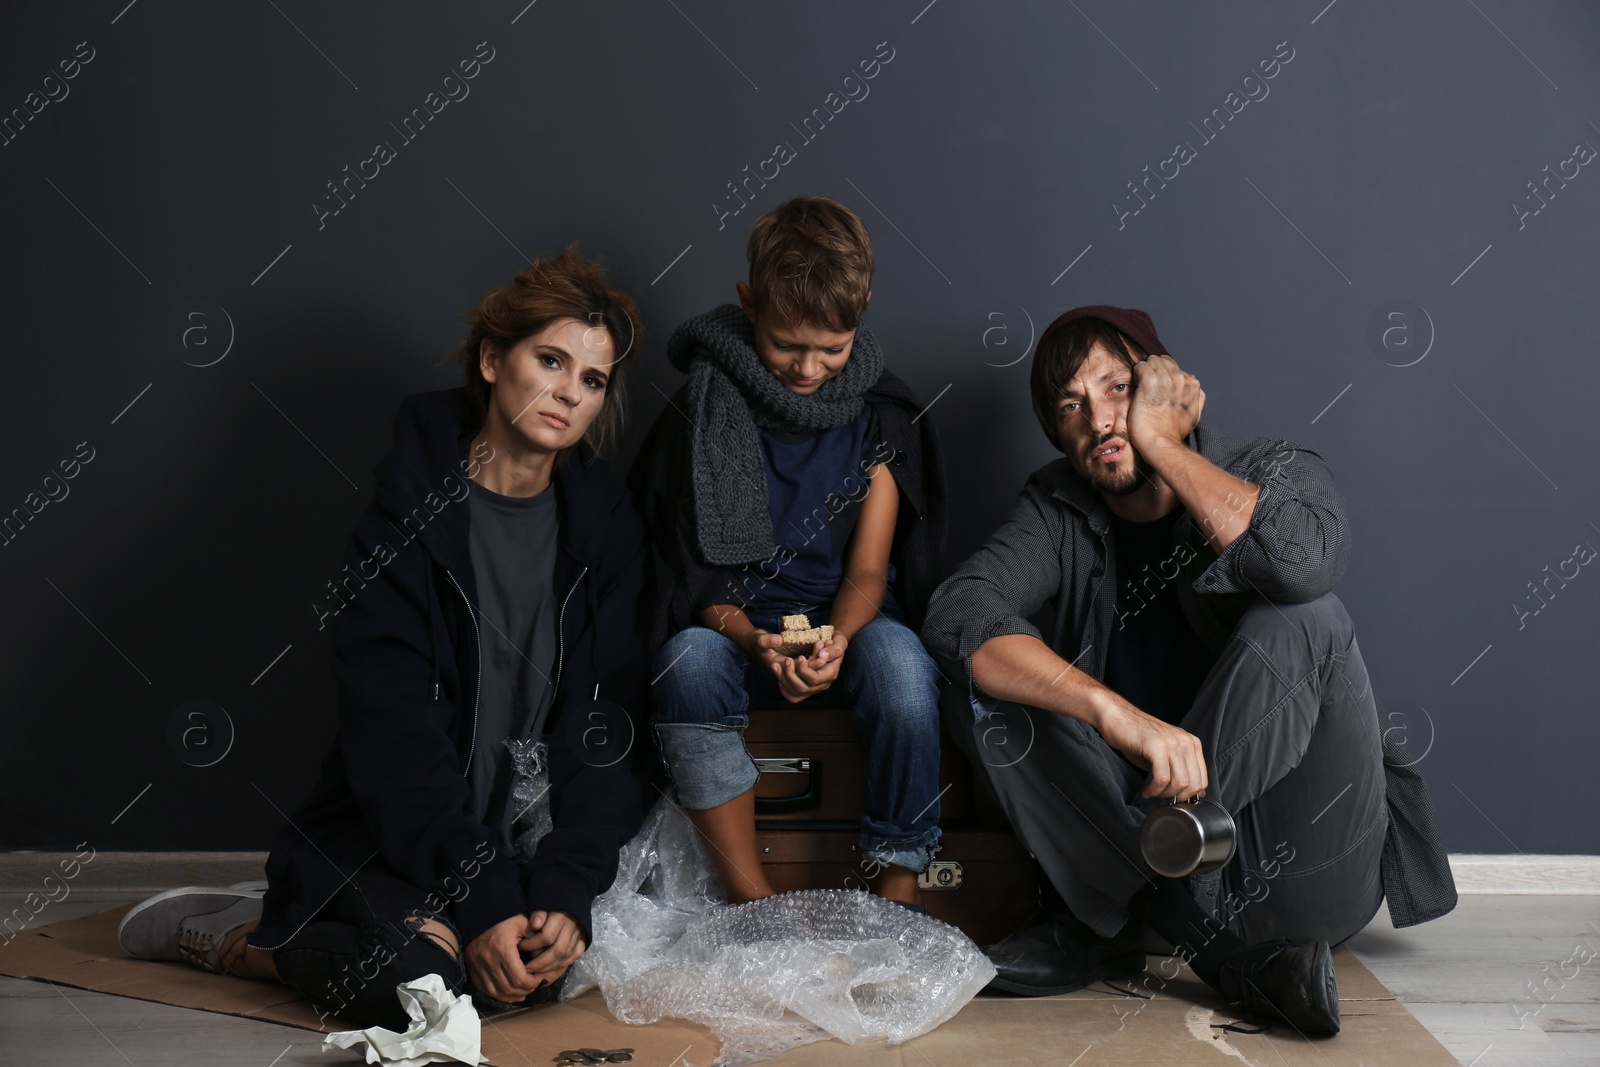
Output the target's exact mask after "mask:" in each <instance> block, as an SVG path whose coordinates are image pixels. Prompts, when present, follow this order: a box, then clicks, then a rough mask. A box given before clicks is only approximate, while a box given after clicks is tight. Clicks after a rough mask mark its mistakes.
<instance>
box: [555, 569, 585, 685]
mask: <svg viewBox="0 0 1600 1067" xmlns="http://www.w3.org/2000/svg"><path fill="white" fill-rule="evenodd" d="M588 573H589V566H588V564H585V565H584V568H583V570H581V571H579V572H578V576H577V577H576V578H574V579H573V580H572V588H571V589H568V590H567V595H566V596H564V597H562V598H561V612H560V613H559V614H558V615H557V616H556V678H555V681H553V682H551V683H550V706H551V707H555V703H556V695H557V692H558V691H559V690H560V688H561V665H562V663H563V662H564V661H565V660H566V658H567V631H566V619H567V601H569V600H571V599H572V594H573V593H576V592H577V591H578V583H579V582H581V581H583V576H584V575H585V574H588Z"/></svg>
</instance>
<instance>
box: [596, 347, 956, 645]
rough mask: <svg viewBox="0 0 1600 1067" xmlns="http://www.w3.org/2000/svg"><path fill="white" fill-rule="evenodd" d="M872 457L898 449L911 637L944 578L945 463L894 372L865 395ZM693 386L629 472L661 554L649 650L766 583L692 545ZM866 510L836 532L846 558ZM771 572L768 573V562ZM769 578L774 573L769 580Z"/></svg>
mask: <svg viewBox="0 0 1600 1067" xmlns="http://www.w3.org/2000/svg"><path fill="white" fill-rule="evenodd" d="M865 399H866V405H867V422H868V427H869V430H870V431H871V432H873V433H876V434H877V435H878V438H877V439H874V438H873V437H870V436H869V438H868V441H867V452H868V453H869V455H870V454H872V453H873V452H874V449H875V446H877V445H878V442H879V440H881V441H882V442H884V443H886V444H887V446H888V448H890V449H892V450H893V452H892V455H891V456H890V457H889V458H888V460H887V462H888V464H889V470H890V472H891V473H893V475H894V480H895V484H896V486H898V487H899V490H900V508H899V512H898V516H897V519H896V522H895V533H894V544H893V547H892V548H891V550H890V556H889V558H890V560H891V561H892V562H893V563H894V566H895V583H894V593H895V597H896V599H897V600H898V601H899V603H900V605H901V606H902V607H903V608H904V609H905V611H906V616H907V623H908V625H910V626H911V627H912V628H913V629H915V628H916V627H918V626H920V625H921V621H922V616H923V612H924V611H926V609H927V606H928V598H929V597H931V596H932V595H933V590H934V587H936V586H937V585H938V584H939V580H940V579H941V578H943V577H944V574H943V562H944V546H945V524H946V518H945V476H944V458H943V455H942V453H941V452H940V449H939V438H938V436H937V434H935V433H934V429H933V421H932V419H930V418H928V417H927V416H926V414H925V409H924V407H923V405H921V404H920V403H918V401H917V398H916V396H915V394H913V393H912V392H911V389H910V387H909V386H907V385H906V384H905V383H904V382H903V381H901V380H900V379H899V378H897V377H895V376H894V375H893V374H891V373H890V372H889V371H888V370H887V369H885V370H884V371H883V373H882V374H881V375H880V376H879V378H878V382H877V384H876V385H874V386H873V387H872V388H871V389H869V390H867V393H866V397H865ZM688 410H689V402H688V387H687V386H685V387H684V388H682V389H679V390H678V392H677V393H676V394H675V395H674V396H672V397H671V398H670V400H669V401H668V403H667V407H666V409H665V410H663V411H662V412H661V415H660V416H659V417H658V418H657V419H656V422H655V425H654V426H652V427H651V429H650V434H649V436H648V437H646V438H645V441H644V444H643V445H642V446H641V447H640V449H639V454H638V458H636V459H635V460H634V463H633V468H632V469H631V470H630V471H629V472H628V486H629V488H630V489H632V490H633V492H634V495H635V497H636V498H637V499H638V502H639V510H640V513H641V514H642V515H643V516H644V519H645V524H646V526H647V527H648V528H649V530H650V533H651V540H652V543H653V545H654V547H655V552H656V557H655V559H656V568H657V570H656V576H657V581H658V583H659V598H658V607H657V611H656V615H655V618H654V623H653V625H652V627H651V630H650V635H651V644H652V647H655V646H659V645H660V643H661V642H663V641H665V640H666V639H667V638H668V637H670V636H672V635H673V634H675V633H677V632H678V631H679V630H682V629H684V628H685V627H688V626H693V625H697V624H698V623H697V619H696V616H697V614H698V613H699V612H700V611H701V610H703V609H705V608H707V607H710V606H711V605H714V604H739V605H742V604H743V603H745V602H746V601H748V600H749V599H750V593H749V592H748V591H747V590H749V589H758V588H759V586H760V584H761V581H760V579H761V576H762V573H763V572H762V570H761V566H762V561H757V562H755V563H751V564H748V565H746V566H743V567H733V566H717V565H714V564H708V563H706V562H705V558H704V556H703V555H702V554H701V552H700V549H699V544H698V542H697V541H696V537H695V514H694V484H693V478H692V477H691V476H690V466H689V454H690V452H689V450H690V447H691V444H692V441H693V433H692V426H691V424H690V422H689V417H688V415H687V412H688ZM860 510H861V501H860V500H859V499H857V500H852V501H848V502H847V503H846V504H845V506H844V507H843V508H841V509H840V510H839V511H838V512H837V513H836V514H834V515H833V516H832V519H831V522H830V523H829V528H830V532H831V535H832V538H833V544H834V546H835V548H834V551H835V552H838V551H840V550H841V548H842V546H843V545H844V543H845V541H846V540H847V539H848V538H849V536H850V532H851V530H852V529H853V528H854V525H855V520H856V518H857V516H858V515H859V513H860ZM767 565H768V568H769V570H770V566H771V564H770V563H768V564H767ZM767 577H770V574H768V575H767Z"/></svg>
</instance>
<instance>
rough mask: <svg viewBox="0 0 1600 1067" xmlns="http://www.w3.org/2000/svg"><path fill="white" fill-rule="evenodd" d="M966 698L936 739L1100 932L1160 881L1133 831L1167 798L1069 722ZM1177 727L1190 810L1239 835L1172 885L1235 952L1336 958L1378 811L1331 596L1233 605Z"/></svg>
mask: <svg viewBox="0 0 1600 1067" xmlns="http://www.w3.org/2000/svg"><path fill="white" fill-rule="evenodd" d="M964 689H965V687H963V686H951V687H950V690H952V691H954V692H953V695H952V694H951V693H947V699H946V701H945V705H944V707H945V717H946V721H947V724H948V726H949V728H950V732H951V735H952V736H953V737H954V738H955V739H956V742H957V744H959V745H960V746H961V747H962V748H963V750H965V751H966V753H967V755H968V757H969V758H970V759H971V760H972V762H973V766H974V767H976V768H980V769H981V770H982V772H983V773H984V775H985V776H986V777H987V779H988V781H989V784H990V785H991V786H992V787H993V789H994V792H995V793H996V795H997V796H998V797H999V799H1000V803H1001V805H1002V807H1003V808H1004V809H1005V812H1006V814H1007V815H1008V816H1009V817H1010V819H1011V825H1012V826H1013V827H1014V828H1015V830H1016V832H1017V835H1018V836H1019V837H1021V839H1022V841H1023V843H1024V844H1025V845H1026V846H1027V848H1028V850H1029V851H1030V852H1032V853H1033V854H1034V856H1035V857H1036V858H1037V859H1038V861H1039V865H1040V867H1041V868H1042V869H1043V870H1044V873H1045V875H1046V876H1047V877H1048V878H1049V879H1050V881H1051V883H1052V885H1054V887H1055V889H1056V891H1057V892H1058V893H1059V894H1060V895H1061V898H1062V899H1063V900H1064V901H1065V902H1066V904H1067V906H1068V908H1070V909H1071V910H1072V912H1073V914H1075V915H1076V916H1077V917H1078V918H1080V919H1082V920H1083V921H1084V922H1085V923H1087V924H1088V925H1089V926H1091V927H1092V928H1094V930H1095V931H1097V932H1098V933H1100V934H1102V935H1104V936H1107V937H1109V936H1111V935H1112V934H1115V933H1116V932H1117V931H1118V930H1119V929H1121V927H1122V926H1123V925H1124V923H1125V922H1126V921H1127V918H1128V901H1129V899H1130V898H1131V897H1132V896H1133V895H1134V894H1135V893H1136V892H1138V891H1139V890H1140V889H1141V888H1143V887H1144V886H1146V885H1148V884H1153V883H1154V881H1155V879H1156V878H1157V877H1159V876H1158V875H1156V874H1154V873H1153V872H1152V871H1151V870H1150V868H1149V867H1148V866H1147V865H1146V864H1145V862H1144V859H1143V857H1142V856H1141V855H1140V852H1139V829H1140V826H1141V825H1142V824H1143V822H1144V817H1145V813H1146V812H1147V811H1148V810H1150V808H1151V807H1152V806H1154V805H1155V804H1158V803H1165V801H1150V800H1144V799H1141V798H1140V796H1139V793H1140V792H1141V791H1142V790H1143V789H1144V786H1145V783H1146V782H1147V781H1148V780H1149V776H1148V774H1147V773H1146V772H1144V771H1141V770H1139V769H1138V768H1136V767H1134V766H1133V765H1132V764H1131V763H1129V762H1128V761H1127V760H1125V759H1123V758H1122V756H1121V755H1120V754H1118V753H1117V752H1116V751H1114V750H1113V749H1112V748H1111V747H1110V746H1109V745H1107V744H1106V743H1105V741H1104V740H1103V739H1102V738H1101V737H1100V735H1099V733H1098V732H1096V731H1095V730H1094V729H1093V728H1092V727H1090V726H1088V725H1086V724H1085V723H1083V722H1080V721H1079V720H1077V719H1074V718H1071V717H1070V716H1067V715H1059V714H1055V713H1053V712H1048V711H1043V710H1040V709H1038V708H1033V707H1026V706H1023V705H1018V704H1012V703H1006V702H998V703H995V702H985V701H981V700H980V701H978V702H976V703H973V702H970V701H968V700H967V699H966V696H965V692H964ZM991 709H992V710H991ZM1179 725H1180V726H1182V727H1183V728H1184V729H1185V730H1188V731H1189V732H1190V733H1192V734H1195V735H1196V736H1198V737H1199V738H1200V741H1201V744H1202V745H1203V746H1204V749H1205V757H1206V764H1207V770H1208V772H1209V776H1210V787H1209V788H1208V789H1207V791H1206V796H1207V797H1208V798H1209V799H1212V800H1216V801H1218V802H1220V803H1221V804H1222V805H1223V807H1225V808H1227V809H1228V811H1229V812H1231V813H1232V814H1233V818H1234V823H1235V826H1236V829H1237V843H1238V848H1237V851H1236V853H1235V855H1234V857H1233V859H1232V860H1231V861H1229V863H1228V864H1227V866H1225V867H1224V868H1223V869H1222V870H1220V871H1218V872H1215V873H1213V874H1210V875H1200V876H1191V877H1190V878H1189V879H1188V882H1189V890H1190V892H1191V893H1192V894H1193V895H1194V897H1195V899H1196V901H1197V902H1198V903H1199V904H1200V907H1201V909H1202V910H1203V911H1204V912H1205V913H1206V914H1207V915H1208V916H1211V917H1212V918H1213V920H1214V921H1216V922H1217V923H1219V924H1221V925H1224V926H1226V927H1227V928H1229V929H1231V930H1232V931H1234V932H1235V933H1236V934H1238V935H1239V936H1240V937H1242V938H1243V939H1244V940H1245V941H1246V942H1249V943H1255V942H1259V941H1265V940H1271V939H1274V938H1280V937H1282V938H1289V939H1290V940H1293V941H1296V942H1306V941H1318V940H1325V941H1328V942H1330V943H1333V944H1337V943H1338V942H1340V941H1343V940H1344V939H1345V938H1347V937H1349V936H1350V935H1352V934H1354V933H1356V932H1357V931H1359V930H1361V929H1362V928H1363V927H1364V926H1366V924H1367V922H1368V921H1369V920H1370V919H1371V918H1372V916H1373V915H1374V914H1375V913H1376V912H1377V910H1378V905H1379V904H1380V903H1381V902H1382V899H1383V886H1382V880H1381V874H1380V869H1379V860H1380V857H1381V855H1382V851H1383V844H1384V836H1385V832H1386V830H1387V828H1388V811H1387V808H1386V805H1385V802H1384V770H1383V755H1382V750H1381V746H1380V732H1381V731H1380V728H1379V722H1378V711H1377V707H1376V705H1375V703H1374V700H1373V695H1372V690H1371V684H1370V682H1369V680H1368V678H1367V670H1366V666H1365V664H1364V663H1363V662H1362V660H1361V652H1360V649H1359V648H1358V647H1357V645H1356V641H1355V631H1354V628H1353V627H1352V625H1351V622H1350V617H1349V615H1348V614H1346V612H1345V609H1344V605H1343V604H1342V603H1340V602H1339V599H1338V598H1337V597H1336V596H1334V595H1333V594H1331V593H1330V594H1328V595H1326V596H1323V597H1319V598H1318V599H1316V600H1313V601H1311V602H1309V603H1305V604H1272V603H1267V602H1261V603H1258V604H1255V605H1252V606H1251V607H1250V608H1248V609H1247V610H1246V611H1245V613H1244V616H1243V617H1242V618H1241V620H1240V621H1239V624H1238V625H1237V626H1236V627H1235V628H1234V631H1233V634H1232V636H1231V638H1230V639H1229V641H1228V643H1227V646H1226V647H1225V648H1224V650H1223V652H1222V654H1221V656H1220V657H1219V658H1218V660H1217V662H1216V664H1215V666H1213V667H1212V669H1211V672H1210V673H1209V674H1208V675H1207V676H1206V679H1205V682H1204V684H1203V685H1202V686H1201V688H1200V692H1199V693H1198V695H1197V696H1196V697H1195V701H1194V704H1193V705H1192V706H1191V707H1190V709H1189V713H1188V714H1187V715H1186V716H1185V717H1184V718H1183V720H1182V721H1181V722H1180V723H1179Z"/></svg>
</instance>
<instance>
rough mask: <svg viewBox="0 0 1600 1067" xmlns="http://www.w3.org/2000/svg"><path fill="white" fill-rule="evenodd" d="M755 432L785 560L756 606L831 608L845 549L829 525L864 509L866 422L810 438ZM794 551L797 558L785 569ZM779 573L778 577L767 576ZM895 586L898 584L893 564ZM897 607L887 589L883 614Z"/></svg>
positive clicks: (769, 504) (840, 579) (770, 569)
mask: <svg viewBox="0 0 1600 1067" xmlns="http://www.w3.org/2000/svg"><path fill="white" fill-rule="evenodd" d="M757 432H758V434H759V435H760V438H761V458H762V465H763V466H764V467H765V469H766V476H767V514H768V516H769V517H770V518H771V519H772V541H773V544H774V545H775V546H776V547H777V549H778V552H779V554H778V555H777V556H776V557H775V558H774V561H773V564H772V565H770V566H769V567H767V568H765V569H763V572H762V577H763V578H767V580H766V584H765V585H763V586H762V587H761V588H760V589H758V590H755V591H754V593H755V599H754V603H753V606H754V607H757V608H761V607H767V606H771V607H778V606H782V607H796V606H815V607H827V608H831V606H832V603H833V599H834V597H835V596H837V595H838V593H839V586H840V585H841V584H842V583H843V581H844V549H845V545H844V544H843V543H841V544H837V545H836V544H834V538H833V531H832V526H831V523H832V519H833V516H834V515H835V514H836V513H838V512H839V511H840V510H842V508H843V506H844V505H845V504H846V503H848V501H849V500H853V501H855V502H857V503H859V502H860V501H861V500H864V499H865V498H866V493H867V488H868V486H869V484H870V477H869V475H868V468H867V466H866V464H865V463H864V461H863V460H864V454H865V451H866V447H865V446H866V441H867V420H866V419H865V418H861V419H856V420H855V421H854V422H847V423H845V424H844V425H842V426H836V427H834V428H833V429H831V430H819V431H817V432H815V433H808V434H786V433H779V432H775V431H771V430H765V429H761V428H759V427H758V428H757ZM836 498H839V499H836ZM843 498H848V500H847V499H843ZM791 552H792V553H793V554H794V558H793V559H788V560H787V562H782V563H781V565H779V561H782V560H784V559H785V558H786V557H787V556H788V555H789V553H791ZM773 571H775V572H776V574H775V575H774V576H772V577H770V578H768V577H767V575H768V574H771V573H772V572H773ZM889 581H890V583H893V581H894V567H893V565H892V564H891V565H890V568H889ZM751 584H752V585H753V584H755V583H753V582H752V583H751ZM892 603H893V601H892V598H891V597H890V595H889V593H888V592H887V591H886V592H885V595H884V605H885V608H889V607H891V606H892ZM812 622H813V624H816V623H817V622H818V620H816V619H813V620H812Z"/></svg>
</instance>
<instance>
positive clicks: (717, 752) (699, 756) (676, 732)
mask: <svg viewBox="0 0 1600 1067" xmlns="http://www.w3.org/2000/svg"><path fill="white" fill-rule="evenodd" d="M746 614H747V615H748V616H749V618H750V621H751V622H752V623H753V624H754V625H755V626H756V627H757V628H758V629H762V630H769V631H771V632H772V633H779V632H781V630H782V626H781V616H782V615H801V614H803V615H807V616H809V618H810V620H811V622H812V625H814V626H815V625H822V624H823V623H824V622H826V616H827V608H819V607H816V606H809V605H794V606H783V607H781V608H773V609H769V610H761V609H746ZM651 674H652V675H653V676H654V677H655V679H656V681H655V706H656V711H655V735H656V743H657V745H658V746H659V747H660V751H661V756H662V761H663V762H664V763H665V765H666V771H667V778H668V780H669V781H670V782H671V784H672V790H673V793H674V794H675V795H676V799H677V801H678V803H679V804H681V805H683V806H684V807H685V808H690V809H693V810H705V809H707V808H715V807H718V806H719V805H722V804H726V803H727V802H728V801H730V800H732V799H733V798H734V797H737V796H739V795H741V794H742V793H744V792H746V791H747V790H749V789H751V788H753V787H754V786H755V784H756V779H757V778H758V777H760V772H759V771H758V770H757V769H756V764H755V761H754V760H752V759H751V758H750V753H749V751H748V750H747V749H746V748H745V745H744V729H745V727H747V726H748V725H750V715H749V709H750V702H751V700H757V701H760V702H761V703H762V704H763V705H767V706H788V704H787V701H785V700H784V698H783V696H782V694H781V693H780V692H779V689H778V681H777V678H776V677H775V676H774V675H773V674H772V673H771V671H770V669H769V668H765V667H762V666H758V665H757V664H756V663H755V662H754V661H753V660H751V659H750V657H749V656H748V655H747V654H746V653H745V651H744V649H742V648H740V647H739V646H738V645H736V644H734V643H733V642H732V641H730V640H728V639H727V638H726V637H723V636H722V635H721V634H719V633H717V632H716V631H715V630H710V629H707V628H706V627H703V626H691V627H689V628H688V629H685V630H681V631H679V632H678V633H677V634H676V635H674V636H673V637H672V638H671V639H670V640H669V641H667V643H666V644H665V645H663V646H662V647H661V651H660V652H659V653H657V655H656V660H655V665H654V667H653V668H652V670H651ZM846 704H848V705H849V706H850V707H851V708H852V709H853V710H854V712H855V720H856V727H857V729H858V730H859V731H860V734H861V743H862V763H863V766H864V768H865V770H866V794H867V814H866V815H865V816H863V817H862V820H861V855H862V859H863V861H864V862H865V863H867V864H868V865H875V866H878V867H882V866H886V865H888V864H894V865H895V866H898V867H904V868H906V869H908V870H912V871H916V872H918V873H921V872H923V871H925V870H927V869H928V863H929V862H930V861H931V860H932V858H933V854H934V852H935V851H936V850H937V847H938V840H939V669H938V667H936V666H935V665H934V662H933V660H932V659H931V658H930V657H929V656H928V653H927V652H926V651H925V650H924V649H923V647H922V642H921V641H920V640H919V639H918V638H917V635H916V633H914V632H913V631H912V630H911V629H910V628H909V627H907V626H906V625H905V624H904V623H902V622H900V621H899V620H898V619H896V618H892V617H890V616H889V615H886V614H883V613H880V614H879V615H878V617H877V618H875V619H873V620H872V622H870V623H868V624H867V625H866V626H864V627H862V628H861V630H860V632H858V633H857V634H856V635H855V637H854V638H853V639H852V640H851V641H850V643H849V645H848V646H847V647H846V649H845V654H844V661H843V663H842V664H841V665H840V670H839V677H838V679H837V680H836V681H835V682H834V683H833V685H832V686H831V687H830V688H828V689H827V690H826V691H825V692H823V693H821V694H818V695H817V696H815V697H812V698H810V699H809V700H807V701H805V702H804V703H802V704H799V705H796V706H797V707H802V708H803V707H818V706H821V707H841V706H845V705H846Z"/></svg>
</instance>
